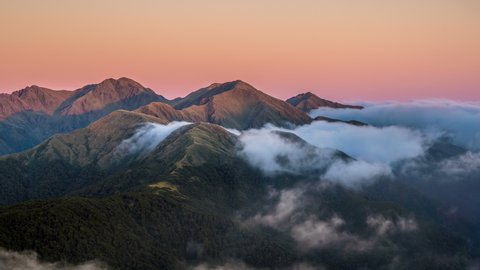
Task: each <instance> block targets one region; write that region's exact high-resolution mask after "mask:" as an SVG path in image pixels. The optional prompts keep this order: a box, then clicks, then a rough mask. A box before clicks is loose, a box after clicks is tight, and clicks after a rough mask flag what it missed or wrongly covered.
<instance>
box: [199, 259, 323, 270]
mask: <svg viewBox="0 0 480 270" xmlns="http://www.w3.org/2000/svg"><path fill="white" fill-rule="evenodd" d="M190 269H191V270H252V269H255V270H261V269H266V268H255V267H252V266H250V265H247V264H246V263H244V262H241V261H230V262H226V263H224V264H210V263H202V264H199V265H197V266H194V267H192V268H190ZM322 269H324V268H323V267H321V266H317V265H316V266H313V265H311V264H308V263H298V264H294V265H292V266H290V267H286V268H280V270H322Z"/></svg>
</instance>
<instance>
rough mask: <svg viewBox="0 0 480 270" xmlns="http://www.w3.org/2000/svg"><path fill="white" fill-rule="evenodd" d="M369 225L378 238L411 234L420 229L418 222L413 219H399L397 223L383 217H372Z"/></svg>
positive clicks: (368, 219) (368, 220)
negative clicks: (405, 233) (399, 233)
mask: <svg viewBox="0 0 480 270" xmlns="http://www.w3.org/2000/svg"><path fill="white" fill-rule="evenodd" d="M367 225H368V226H369V227H371V228H373V229H375V231H376V233H377V236H384V235H386V234H388V233H394V232H410V231H415V230H417V229H418V225H417V221H416V220H415V219H414V218H413V217H408V218H405V217H398V218H397V220H396V221H395V220H393V219H388V218H386V217H384V216H382V215H371V216H368V217H367Z"/></svg>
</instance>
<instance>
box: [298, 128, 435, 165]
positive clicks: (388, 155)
mask: <svg viewBox="0 0 480 270" xmlns="http://www.w3.org/2000/svg"><path fill="white" fill-rule="evenodd" d="M292 132H293V133H295V134H296V135H298V136H300V137H301V138H302V139H304V140H305V141H307V142H308V143H310V144H312V145H315V146H317V147H328V148H333V149H338V150H340V151H343V152H345V153H347V154H348V155H350V156H352V157H354V158H356V159H361V160H365V161H368V162H382V163H393V162H396V161H399V160H402V159H409V158H414V157H417V156H420V155H422V154H423V153H424V149H425V146H426V145H427V144H428V143H429V142H430V140H431V138H427V137H425V136H423V135H422V134H421V133H420V132H417V131H415V130H412V129H409V128H403V127H380V128H378V127H373V126H354V125H349V124H345V123H328V122H325V121H315V122H313V123H312V124H310V125H304V126H299V127H297V128H295V129H294V130H293V131H292Z"/></svg>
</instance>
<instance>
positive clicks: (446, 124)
mask: <svg viewBox="0 0 480 270" xmlns="http://www.w3.org/2000/svg"><path fill="white" fill-rule="evenodd" d="M310 115H311V116H312V117H316V116H327V117H331V118H335V119H341V120H357V121H361V122H364V123H367V124H370V125H374V126H379V127H385V126H402V127H409V128H413V129H417V130H422V131H424V132H427V133H431V134H432V133H440V134H444V135H446V136H449V137H450V138H452V140H453V142H454V143H455V144H457V145H460V146H463V147H466V148H468V149H471V150H480V143H479V142H480V104H478V103H467V102H457V101H451V100H419V101H412V102H389V103H371V104H366V107H365V108H364V109H363V110H352V109H330V108H320V109H316V110H312V111H311V112H310Z"/></svg>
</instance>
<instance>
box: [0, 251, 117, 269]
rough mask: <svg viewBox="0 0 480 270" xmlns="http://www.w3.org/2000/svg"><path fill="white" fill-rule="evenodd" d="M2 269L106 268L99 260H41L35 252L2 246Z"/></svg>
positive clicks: (0, 255)
mask: <svg viewBox="0 0 480 270" xmlns="http://www.w3.org/2000/svg"><path fill="white" fill-rule="evenodd" d="M0 269H8V270H106V269H108V267H106V266H105V265H103V264H101V263H98V262H94V261H93V262H86V263H83V264H80V265H69V264H66V263H63V262H55V263H48V262H41V261H40V260H39V259H38V255H37V253H35V252H31V251H30V252H14V251H8V250H5V249H3V248H0Z"/></svg>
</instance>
